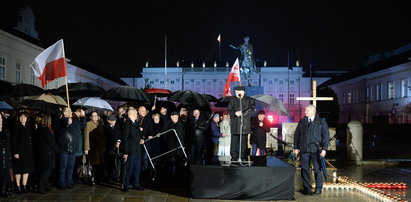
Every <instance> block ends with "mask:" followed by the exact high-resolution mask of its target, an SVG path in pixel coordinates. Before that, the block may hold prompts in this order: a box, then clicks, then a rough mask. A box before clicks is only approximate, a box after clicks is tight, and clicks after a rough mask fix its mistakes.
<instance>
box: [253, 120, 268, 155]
mask: <svg viewBox="0 0 411 202" xmlns="http://www.w3.org/2000/svg"><path fill="white" fill-rule="evenodd" d="M260 122H263V126H262V127H261V126H260ZM251 127H252V133H251V137H250V144H257V148H260V149H265V146H266V144H267V132H268V131H270V126H269V125H268V123H267V121H266V119H264V120H263V121H260V120H258V118H257V117H255V118H254V119H253V121H252V125H251Z"/></svg>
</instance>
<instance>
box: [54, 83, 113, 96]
mask: <svg viewBox="0 0 411 202" xmlns="http://www.w3.org/2000/svg"><path fill="white" fill-rule="evenodd" d="M68 90H69V95H70V97H75V98H82V97H100V96H102V95H103V94H104V93H105V92H106V91H105V90H104V89H103V88H102V87H100V86H98V85H97V84H95V83H90V82H79V83H69V84H68ZM51 92H52V93H53V94H55V95H60V96H65V95H66V85H62V86H60V87H59V88H57V89H53V90H51Z"/></svg>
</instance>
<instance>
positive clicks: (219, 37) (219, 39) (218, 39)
mask: <svg viewBox="0 0 411 202" xmlns="http://www.w3.org/2000/svg"><path fill="white" fill-rule="evenodd" d="M217 41H218V42H220V43H221V34H219V35H218V37H217Z"/></svg>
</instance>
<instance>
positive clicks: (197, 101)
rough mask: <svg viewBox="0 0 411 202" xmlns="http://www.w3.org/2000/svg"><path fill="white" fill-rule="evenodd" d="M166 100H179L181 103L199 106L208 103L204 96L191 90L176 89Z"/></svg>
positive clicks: (205, 105) (204, 105)
mask: <svg viewBox="0 0 411 202" xmlns="http://www.w3.org/2000/svg"><path fill="white" fill-rule="evenodd" d="M168 100H169V101H174V102H180V103H181V104H183V105H193V106H199V107H208V106H209V105H210V103H209V102H208V100H207V98H206V97H205V96H203V95H201V94H199V93H197V92H195V91H191V90H179V91H176V92H174V93H173V95H171V96H170V97H169V98H168Z"/></svg>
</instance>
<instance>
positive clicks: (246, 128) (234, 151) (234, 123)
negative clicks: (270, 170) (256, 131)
mask: <svg viewBox="0 0 411 202" xmlns="http://www.w3.org/2000/svg"><path fill="white" fill-rule="evenodd" d="M234 90H235V96H233V97H232V99H231V100H230V102H229V104H228V107H227V110H228V113H229V114H230V117H231V122H230V126H231V127H230V129H231V151H230V154H231V157H232V160H233V161H237V160H239V157H241V159H242V160H244V159H245V157H246V156H245V150H246V148H247V135H248V134H249V133H251V115H252V114H253V112H254V111H255V100H254V99H252V98H250V97H248V96H245V87H244V86H236V87H235V88H234ZM241 125H242V127H241ZM240 135H241V151H239V144H240Z"/></svg>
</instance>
